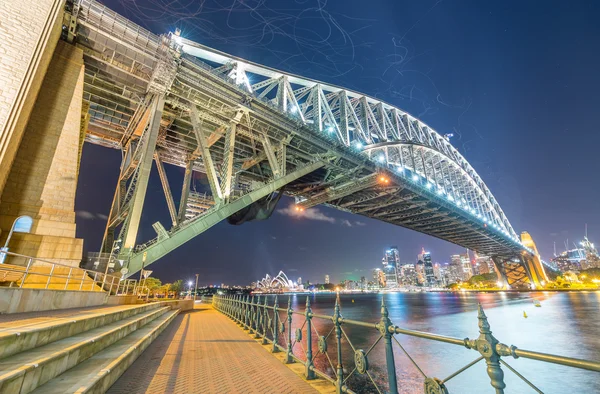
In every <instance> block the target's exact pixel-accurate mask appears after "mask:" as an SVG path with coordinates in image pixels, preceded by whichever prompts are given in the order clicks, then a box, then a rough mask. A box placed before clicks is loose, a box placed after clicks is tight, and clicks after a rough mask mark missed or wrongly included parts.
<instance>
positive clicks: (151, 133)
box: [121, 96, 165, 250]
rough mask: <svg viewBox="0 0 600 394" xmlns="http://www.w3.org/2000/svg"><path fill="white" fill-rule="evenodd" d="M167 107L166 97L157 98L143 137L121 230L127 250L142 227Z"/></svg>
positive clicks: (152, 106) (153, 103) (133, 244)
mask: <svg viewBox="0 0 600 394" xmlns="http://www.w3.org/2000/svg"><path fill="white" fill-rule="evenodd" d="M164 106H165V98H164V96H155V97H154V99H153V101H152V105H151V115H150V124H148V128H147V129H146V131H145V133H147V138H145V136H142V138H143V139H144V141H143V142H142V143H143V144H144V145H143V146H142V147H141V149H142V152H141V153H142V154H141V158H140V163H139V164H138V169H137V172H138V173H137V174H136V175H134V176H136V179H135V180H134V181H135V182H136V184H135V190H134V191H133V195H132V197H131V201H130V203H129V204H130V205H129V214H128V215H127V218H126V219H125V223H124V224H123V229H122V230H121V234H122V235H123V236H122V239H123V247H124V248H125V250H128V249H131V248H133V247H134V246H135V240H136V238H137V233H138V229H139V227H140V219H141V217H142V209H143V208H144V200H145V199H146V190H147V189H148V179H149V178H150V171H151V170H152V160H153V157H154V149H155V148H156V139H157V138H158V130H159V128H160V120H161V118H162V112H163V108H164Z"/></svg>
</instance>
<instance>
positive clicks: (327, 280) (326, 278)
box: [325, 275, 329, 285]
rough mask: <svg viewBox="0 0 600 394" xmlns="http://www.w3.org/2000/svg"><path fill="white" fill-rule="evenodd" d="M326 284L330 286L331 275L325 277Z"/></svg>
mask: <svg viewBox="0 0 600 394" xmlns="http://www.w3.org/2000/svg"><path fill="white" fill-rule="evenodd" d="M325 284H326V285H328V284H329V275H325Z"/></svg>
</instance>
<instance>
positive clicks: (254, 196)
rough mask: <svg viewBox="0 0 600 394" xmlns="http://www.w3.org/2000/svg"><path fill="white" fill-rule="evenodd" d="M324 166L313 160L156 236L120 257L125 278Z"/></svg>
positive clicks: (320, 161) (321, 161)
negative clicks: (136, 250)
mask: <svg viewBox="0 0 600 394" xmlns="http://www.w3.org/2000/svg"><path fill="white" fill-rule="evenodd" d="M325 164H326V162H325V161H324V160H316V161H314V162H310V163H306V164H303V165H300V166H298V167H297V168H296V169H294V171H291V172H290V173H289V174H287V175H285V176H282V177H280V178H278V179H275V180H273V181H272V182H270V183H268V184H266V185H264V186H262V187H259V188H257V189H256V190H253V191H251V192H249V193H247V194H245V195H243V196H241V197H239V198H237V199H235V200H233V201H230V202H229V203H224V204H221V205H219V206H216V207H213V208H212V209H210V210H208V211H207V212H206V213H205V214H204V215H201V216H198V217H196V218H194V219H192V220H189V221H187V222H184V223H182V224H180V225H179V226H178V227H175V228H173V229H171V231H170V232H169V233H168V235H167V236H165V237H162V238H161V237H159V238H156V239H155V240H153V241H151V242H149V243H148V244H146V245H142V247H141V248H140V251H139V252H138V253H135V254H134V255H133V256H124V257H125V258H126V259H128V261H129V262H128V266H127V268H128V274H127V275H128V276H131V275H132V274H133V273H135V272H138V271H139V270H140V269H142V268H143V267H145V266H147V265H149V264H151V263H153V262H154V261H156V260H158V259H159V258H161V257H163V256H164V255H166V254H167V253H169V252H171V251H173V250H174V249H176V248H178V247H179V246H181V245H183V244H184V243H186V242H188V241H189V240H191V239H192V238H194V237H196V236H198V235H199V234H201V233H203V232H204V231H206V230H208V229H209V228H211V227H212V226H214V225H215V224H217V223H219V222H220V221H222V220H223V219H226V218H227V217H229V216H231V215H232V214H234V213H236V212H238V211H239V210H240V209H242V208H244V207H247V206H249V205H250V204H252V203H254V202H256V201H258V200H260V199H261V198H263V197H265V196H267V195H269V194H271V193H273V192H276V191H277V190H279V189H280V188H281V187H283V186H285V185H287V184H288V183H290V182H293V181H294V180H296V179H298V178H300V177H302V176H305V175H307V174H310V173H311V172H313V171H315V170H317V169H319V168H321V167H323V166H324V165H325Z"/></svg>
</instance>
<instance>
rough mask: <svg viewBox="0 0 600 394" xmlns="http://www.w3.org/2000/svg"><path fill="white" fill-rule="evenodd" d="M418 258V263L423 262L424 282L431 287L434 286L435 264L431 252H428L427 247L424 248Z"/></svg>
mask: <svg viewBox="0 0 600 394" xmlns="http://www.w3.org/2000/svg"><path fill="white" fill-rule="evenodd" d="M417 258H418V263H417V264H419V263H423V284H424V285H425V286H429V287H431V286H434V285H435V276H434V273H433V264H432V263H431V253H429V252H426V251H425V248H423V249H422V250H421V254H419V255H418V257H417Z"/></svg>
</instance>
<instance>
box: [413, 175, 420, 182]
mask: <svg viewBox="0 0 600 394" xmlns="http://www.w3.org/2000/svg"><path fill="white" fill-rule="evenodd" d="M412 180H413V181H415V182H416V181H418V180H419V176H418V175H417V174H415V175H413V177H412Z"/></svg>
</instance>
